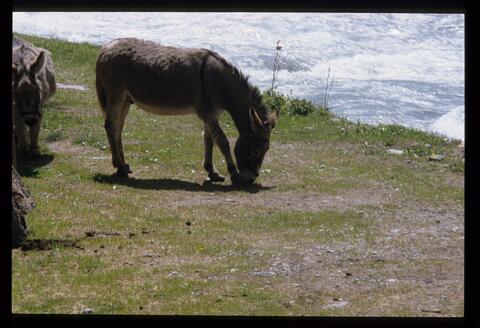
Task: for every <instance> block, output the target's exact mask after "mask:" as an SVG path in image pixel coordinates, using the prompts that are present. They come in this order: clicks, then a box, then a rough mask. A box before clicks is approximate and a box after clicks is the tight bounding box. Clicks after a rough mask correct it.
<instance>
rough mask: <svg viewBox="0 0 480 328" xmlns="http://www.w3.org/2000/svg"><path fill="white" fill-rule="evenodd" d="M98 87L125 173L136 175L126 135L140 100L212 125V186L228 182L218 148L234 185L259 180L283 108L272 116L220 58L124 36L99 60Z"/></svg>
mask: <svg viewBox="0 0 480 328" xmlns="http://www.w3.org/2000/svg"><path fill="white" fill-rule="evenodd" d="M96 88H97V95H98V100H99V103H100V107H101V109H102V111H103V114H104V118H105V130H106V132H107V136H108V141H109V143H110V149H111V152H112V164H113V166H114V167H115V168H117V174H118V175H120V176H128V173H131V171H130V167H129V165H128V164H127V163H125V157H124V154H123V146H122V136H121V135H122V130H123V125H124V122H125V118H126V116H127V113H128V110H129V108H130V105H131V104H133V103H135V104H136V105H137V106H138V107H140V108H142V109H144V110H145V111H147V112H151V113H155V114H160V115H182V114H189V113H195V114H196V115H197V116H198V117H199V118H200V119H201V120H202V121H203V122H204V131H203V140H204V143H205V158H204V162H203V167H204V168H205V170H206V171H207V173H208V177H209V178H210V180H211V181H224V178H223V177H222V176H220V175H219V174H218V173H217V172H216V171H215V169H214V167H213V164H212V150H213V144H214V143H215V144H216V145H217V146H218V147H219V148H220V151H221V152H222V154H223V155H224V156H225V160H226V164H227V169H228V172H229V173H230V178H231V180H232V183H234V184H236V183H240V184H243V183H245V184H251V183H253V182H254V181H255V179H256V177H257V176H258V174H259V171H260V166H261V164H262V161H263V158H264V156H265V154H266V152H267V150H268V148H269V140H270V133H271V131H272V129H273V127H274V126H275V123H276V121H277V117H278V110H275V111H273V112H272V113H269V112H268V111H267V109H266V107H265V104H264V103H263V101H262V97H261V94H260V92H259V90H258V88H256V87H253V86H252V85H251V84H250V83H249V82H248V77H245V76H244V75H243V74H242V73H241V72H240V71H239V70H238V69H237V68H235V67H234V66H233V65H231V64H229V63H228V62H227V61H226V60H225V59H224V58H222V57H221V56H220V55H218V54H217V53H215V52H213V51H210V50H207V49H189V48H175V47H166V46H161V45H159V44H157V43H154V42H151V41H144V40H139V39H135V38H122V39H116V40H114V41H112V42H110V43H108V44H106V45H105V46H103V47H102V49H101V51H100V54H99V56H98V58H97V65H96ZM222 110H226V111H227V112H229V113H230V115H231V116H232V119H233V121H234V123H235V126H236V128H237V130H238V132H239V134H240V136H239V138H238V140H237V142H236V144H235V148H234V152H235V157H236V163H237V166H238V171H237V166H235V163H234V162H233V159H232V155H231V153H230V145H229V142H228V139H227V137H226V136H225V133H224V132H223V130H222V129H221V128H220V125H219V123H218V115H219V113H220V112H221V111H222Z"/></svg>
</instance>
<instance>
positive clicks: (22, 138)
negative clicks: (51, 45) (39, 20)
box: [12, 36, 57, 157]
mask: <svg viewBox="0 0 480 328" xmlns="http://www.w3.org/2000/svg"><path fill="white" fill-rule="evenodd" d="M56 89H57V87H56V83H55V72H54V70H53V63H52V59H51V54H50V52H49V51H48V50H45V49H42V48H38V47H35V46H33V45H32V44H31V43H29V42H26V41H24V40H22V39H19V38H17V37H15V36H13V38H12V111H13V113H12V114H13V122H14V126H15V133H16V137H17V142H18V145H19V150H20V151H21V152H22V153H24V154H27V155H30V156H32V157H35V156H38V155H40V149H39V145H38V134H39V132H40V126H41V124H42V114H43V113H42V107H43V105H44V104H45V102H46V101H47V100H48V99H49V98H50V97H51V96H53V94H54V93H55V91H56Z"/></svg>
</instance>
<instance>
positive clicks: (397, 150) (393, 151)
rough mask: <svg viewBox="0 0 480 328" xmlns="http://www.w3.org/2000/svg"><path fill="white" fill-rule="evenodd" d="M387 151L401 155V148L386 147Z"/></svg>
mask: <svg viewBox="0 0 480 328" xmlns="http://www.w3.org/2000/svg"><path fill="white" fill-rule="evenodd" d="M387 152H388V153H389V154H394V155H402V154H403V150H400V149H395V148H390V149H387Z"/></svg>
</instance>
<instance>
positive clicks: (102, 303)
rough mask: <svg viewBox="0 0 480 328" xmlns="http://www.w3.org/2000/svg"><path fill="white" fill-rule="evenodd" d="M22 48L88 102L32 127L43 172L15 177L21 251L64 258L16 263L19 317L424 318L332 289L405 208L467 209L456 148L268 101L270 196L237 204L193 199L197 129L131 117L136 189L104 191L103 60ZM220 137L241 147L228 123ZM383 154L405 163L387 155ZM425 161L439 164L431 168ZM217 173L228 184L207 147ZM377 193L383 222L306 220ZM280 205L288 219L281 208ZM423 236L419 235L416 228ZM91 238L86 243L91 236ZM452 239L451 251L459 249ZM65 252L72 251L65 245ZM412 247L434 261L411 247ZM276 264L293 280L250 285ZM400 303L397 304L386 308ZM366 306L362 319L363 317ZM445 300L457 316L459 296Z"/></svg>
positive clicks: (52, 107) (224, 196)
mask: <svg viewBox="0 0 480 328" xmlns="http://www.w3.org/2000/svg"><path fill="white" fill-rule="evenodd" d="M19 36H20V37H22V38H24V39H26V40H28V41H30V42H32V43H34V44H35V45H37V46H41V47H44V48H46V49H49V50H50V51H51V52H52V56H53V62H54V64H55V68H56V72H57V81H58V82H60V83H64V84H80V85H84V86H86V87H87V88H88V90H87V91H77V90H65V89H58V91H57V93H56V94H55V96H54V97H53V98H52V99H51V101H50V102H49V103H48V104H47V106H46V108H45V115H44V119H43V121H42V130H41V133H40V142H41V150H42V154H43V155H44V161H43V162H41V163H38V162H37V163H35V162H34V163H31V162H27V163H23V164H22V166H21V168H20V172H21V173H22V181H23V182H24V184H25V185H26V187H27V188H28V189H29V190H30V192H31V193H32V195H33V198H34V200H35V202H36V207H35V208H34V210H33V211H32V212H30V213H29V215H28V218H27V224H28V228H29V231H30V237H29V238H30V240H35V239H38V240H44V241H52V240H53V241H55V240H57V241H59V242H58V243H55V242H53V246H52V249H48V250H39V249H32V250H22V249H16V250H14V251H13V255H12V264H13V266H12V311H13V312H14V313H27V312H31V313H82V311H83V310H84V309H85V308H92V309H93V310H94V313H96V314H207V315H210V314H215V315H282V316H285V315H368V314H371V315H382V314H387V315H388V314H390V315H407V316H408V315H414V316H416V315H422V313H419V312H418V309H417V308H416V307H413V306H411V305H409V304H407V303H404V302H403V300H404V299H406V298H407V299H415V295H416V294H415V292H416V290H417V289H416V288H415V283H417V282H416V281H412V282H411V283H407V284H406V285H402V286H400V287H398V288H395V287H391V289H382V288H378V286H375V285H368V284H367V283H366V282H365V285H363V286H365V287H361V288H360V287H358V288H357V287H355V286H351V285H349V284H346V283H345V281H344V280H341V279H345V278H344V277H340V278H338V279H340V280H339V281H337V282H335V283H334V282H331V280H329V279H333V278H331V277H335V275H338V270H343V269H344V268H343V267H342V263H344V262H343V261H344V260H345V259H346V258H350V257H355V258H359V259H362V256H364V254H368V253H369V252H370V251H371V250H372V249H377V247H378V245H383V243H384V238H385V233H386V232H385V231H386V230H388V229H387V228H388V224H387V223H384V222H385V220H392V221H393V222H397V221H395V220H397V216H400V217H401V215H402V211H404V209H405V207H402V205H405V204H412V203H413V202H419V203H420V204H421V205H417V206H419V207H422V208H426V209H428V208H437V207H439V208H444V209H445V208H446V209H447V210H452V209H454V210H458V211H461V210H462V209H463V206H464V200H463V197H464V192H463V172H464V163H463V157H462V156H461V154H460V153H459V149H458V144H459V143H460V141H458V140H453V141H449V140H446V139H443V138H441V137H439V136H435V135H432V134H428V133H424V132H421V131H418V130H412V129H408V128H404V127H400V126H394V125H380V126H369V125H366V124H360V123H354V122H349V121H347V120H345V119H340V118H337V117H335V115H334V114H332V113H331V112H329V111H328V109H323V108H320V107H318V106H316V105H315V104H313V103H311V102H308V101H306V100H302V99H292V98H289V97H288V96H285V95H280V94H267V93H266V94H265V95H264V97H265V101H266V103H267V105H268V106H270V107H276V108H280V110H281V114H280V115H281V116H280V119H279V122H278V126H277V127H276V128H275V129H274V131H273V133H272V137H271V141H272V144H271V150H270V151H269V153H267V156H266V159H265V162H264V165H263V167H262V170H263V171H262V173H261V174H260V177H259V182H260V183H261V184H262V185H263V186H264V187H266V188H265V189H262V190H259V191H257V192H252V191H249V190H236V189H232V188H230V187H229V181H227V182H226V183H224V184H220V185H219V186H217V187H210V188H209V187H208V186H207V187H202V186H201V184H202V182H203V180H204V179H205V178H206V173H205V172H204V171H203V169H202V160H203V138H202V135H201V133H202V130H203V124H202V122H201V121H200V120H199V119H198V118H196V117H195V116H176V117H167V116H155V115H151V114H148V113H146V112H144V111H142V110H139V109H137V108H136V107H135V106H132V108H131V110H130V113H129V115H128V117H127V121H126V124H125V131H124V134H123V141H124V149H125V155H126V159H127V161H128V163H129V164H130V165H131V168H132V170H133V171H134V175H133V177H132V178H130V179H120V178H115V177H112V176H111V174H113V173H114V169H113V167H112V165H111V159H110V150H109V146H108V141H107V138H106V134H105V131H104V128H103V118H102V115H101V113H100V110H99V108H98V104H97V99H96V95H95V87H94V71H95V70H94V66H95V60H96V56H97V54H98V51H99V48H98V47H94V46H91V45H88V44H77V43H69V42H64V41H60V40H51V39H44V38H37V37H32V36H26V35H19ZM221 125H222V127H223V128H224V130H225V133H226V134H227V135H228V136H229V137H230V138H232V139H235V138H236V135H237V132H236V130H235V128H234V124H233V122H232V120H231V119H230V117H229V116H228V114H223V115H222V117H221ZM388 148H399V149H402V150H404V154H403V155H400V156H398V155H391V154H388V153H387V149H388ZM432 153H442V154H445V155H446V157H445V159H444V160H443V161H440V162H432V161H429V160H428V156H429V155H431V154H432ZM214 165H215V166H216V167H217V169H218V170H219V171H220V172H221V173H222V174H224V175H226V167H225V163H224V161H223V156H222V155H221V154H220V152H219V151H218V149H217V148H216V147H215V148H214ZM227 180H228V179H227ZM378 189H382V190H383V189H384V190H385V193H386V194H388V193H394V197H391V198H388V199H387V198H385V199H380V200H379V202H380V204H381V205H382V207H381V209H380V208H379V205H378V203H377V200H376V199H372V201H371V203H368V204H359V205H355V204H353V205H348V199H347V200H346V202H347V205H348V206H347V205H341V204H342V203H341V202H340V203H339V204H340V205H338V204H337V205H338V206H336V207H335V206H331V205H329V204H328V203H325V205H321V204H322V203H320V205H319V204H312V202H314V200H315V199H320V200H321V199H336V198H334V197H344V196H345V195H352V196H349V197H354V196H355V195H357V194H358V195H363V194H364V193H375V192H377V191H378ZM282 197H283V198H282ZM289 197H292V199H291V201H292V202H293V203H295V204H297V205H298V206H297V207H295V208H290V207H288V206H287V205H286V204H285V203H286V202H287V201H290V199H289ZM309 197H313V198H311V199H314V200H310V198H309ZM315 197H317V198H315ZM322 197H323V198H322ZM347 198H348V197H347ZM364 198H366V199H367V200H368V197H364ZM313 205H315V206H313ZM382 220H383V221H382ZM427 224H428V223H425V222H424V221H422V220H419V221H418V226H419V227H423V228H425V225H427ZM410 228H411V229H413V230H416V227H415V228H413V227H410ZM385 229H386V230H385ZM90 231H95V232H96V234H95V235H94V236H90V237H89V236H87V233H88V232H90ZM449 231H450V230H449ZM109 233H110V234H109ZM111 233H113V234H111ZM449 233H452V234H453V232H449ZM450 237H451V240H452V243H454V246H452V247H457V246H458V245H457V244H456V243H457V241H458V236H457V235H452V236H450ZM419 238H420V237H419ZM422 238H423V237H422ZM65 240H67V241H74V242H76V243H77V246H79V247H80V248H78V247H70V246H68V245H64V244H62V242H61V241H65ZM416 243H418V245H430V244H429V243H432V246H431V247H432V248H433V247H434V246H435V245H434V244H435V243H434V242H432V241H430V240H425V239H421V238H420V239H418V241H416ZM345 245H347V246H348V245H350V246H351V247H350V248H348V247H347V248H345V247H346V246H345ZM394 245H396V246H397V247H408V246H409V245H405V244H398V243H397V244H394ZM422 247H424V246H422ZM425 247H426V246H425ZM325 249H331V250H332V251H331V252H329V253H325V251H324V250H325ZM378 251H382V249H381V248H379V249H378ZM400 251H401V250H400ZM333 256H338V258H337V257H335V258H333ZM308 258H315V259H317V260H318V261H317V262H312V263H311V262H308V261H307V260H308ZM450 260H451V262H452V261H456V260H455V259H450ZM275 261H283V262H282V263H284V264H288V265H291V266H292V267H293V268H296V267H300V268H303V269H302V270H299V271H298V272H296V273H294V274H291V275H285V274H283V273H281V272H280V273H278V274H277V275H272V276H262V275H258V274H257V273H258V272H264V271H266V270H267V271H268V269H269V268H271V267H272V265H273V264H272V263H274V262H275ZM360 261H364V262H359V266H358V270H366V269H368V267H369V263H370V262H369V261H370V260H360ZM315 263H316V264H315ZM452 263H453V262H452ZM376 265H377V266H378V267H376V268H375V270H378V275H380V276H382V275H383V276H382V277H383V278H384V279H387V278H390V276H389V275H390V274H391V271H388V270H391V267H390V266H389V262H385V263H383V262H378V263H376ZM418 265H420V264H418V263H417V262H415V263H413V262H408V261H407V262H402V260H399V262H398V268H400V269H398V270H400V271H401V270H406V271H408V272H409V271H413V272H416V271H415V270H413V269H415V268H416V266H418ZM422 265H424V266H426V268H427V270H426V271H425V274H431V273H432V272H433V271H432V270H431V268H432V267H429V265H431V266H435V267H440V266H442V265H444V266H447V265H450V264H448V262H446V261H445V263H444V262H442V263H441V265H439V264H438V263H433V262H432V263H429V262H426V264H422ZM389 268H390V269H389ZM451 271H453V270H451ZM402 272H403V271H402ZM355 273H356V272H355ZM315 274H317V276H316V275H315ZM292 275H293V276H292ZM318 275H320V276H318ZM367 280H368V279H367ZM367 280H365V281H367ZM335 285H338V286H339V287H335ZM362 288H363V289H362ZM457 289H458V288H457V287H455V288H453V289H452V290H453V291H457ZM396 294H398V295H400V296H401V297H400V296H399V297H400V299H401V300H402V302H398V303H395V297H394V296H395V295H396ZM365 295H367V296H368V299H369V300H370V301H371V305H372V306H371V307H369V306H367V305H366V304H364V303H365V302H363V299H364V298H365V297H366V296H365ZM432 295H433V296H432V298H433V299H436V298H438V297H439V294H438V293H437V294H435V293H433V294H432ZM407 296H408V297H407ZM340 297H341V298H347V299H349V301H350V303H349V305H348V306H347V307H345V308H342V309H329V308H324V306H325V305H327V304H330V303H332V298H340ZM382 297H387V298H388V300H389V302H390V303H389V305H388V306H384V305H381V304H379V306H378V308H379V309H381V310H378V311H377V310H375V306H374V304H376V303H375V302H379V301H378V300H381V299H382ZM450 297H451V299H452V302H457V303H458V304H463V303H462V302H463V299H462V298H461V297H462V296H461V293H454V294H452V295H450ZM448 304H450V303H448ZM445 306H447V305H445ZM449 306H450V305H448V306H447V307H448V311H450V312H446V314H447V315H463V312H462V308H460V307H458V306H457V307H449ZM379 311H380V312H379ZM445 311H447V310H445Z"/></svg>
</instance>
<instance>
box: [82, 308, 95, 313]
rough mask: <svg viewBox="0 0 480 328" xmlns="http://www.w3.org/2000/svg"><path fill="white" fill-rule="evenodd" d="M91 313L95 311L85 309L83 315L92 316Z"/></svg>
mask: <svg viewBox="0 0 480 328" xmlns="http://www.w3.org/2000/svg"><path fill="white" fill-rule="evenodd" d="M90 313H93V309H90V308H85V309H83V314H90Z"/></svg>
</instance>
